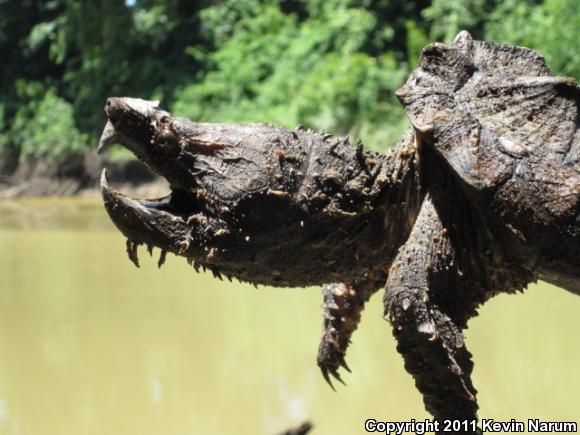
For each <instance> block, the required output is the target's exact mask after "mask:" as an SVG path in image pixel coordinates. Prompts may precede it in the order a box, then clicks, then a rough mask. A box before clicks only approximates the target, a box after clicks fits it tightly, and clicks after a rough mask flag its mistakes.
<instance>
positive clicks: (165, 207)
mask: <svg viewBox="0 0 580 435" xmlns="http://www.w3.org/2000/svg"><path fill="white" fill-rule="evenodd" d="M158 112H161V111H159V110H158V109H157V104H156V102H149V101H145V100H137V99H129V98H111V99H109V100H108V101H107V106H106V107H105V113H106V114H107V116H108V118H109V120H108V121H107V124H106V126H105V128H104V130H103V134H102V136H101V138H100V140H99V146H98V151H99V152H103V151H104V150H106V149H107V148H108V147H109V146H110V145H112V144H114V143H118V144H121V145H123V146H125V147H126V148H128V149H129V150H131V151H132V152H133V153H134V154H135V155H136V156H137V157H138V158H140V159H141V160H143V161H145V163H147V164H148V165H149V166H150V167H151V168H152V169H154V170H155V171H156V172H158V173H159V174H160V175H162V176H164V177H165V174H164V173H163V171H160V170H159V167H156V166H157V165H156V164H155V163H157V162H156V160H155V159H156V158H158V159H160V160H163V159H166V156H164V155H163V152H166V148H165V149H162V150H161V153H155V154H154V153H153V152H152V149H153V148H154V147H153V145H152V144H153V141H154V139H155V136H154V135H155V133H156V132H155V128H154V126H155V125H156V123H157V122H158V118H160V117H163V116H165V112H162V113H161V114H160V115H159V113H158ZM165 178H167V177H165ZM168 181H169V180H168ZM101 194H102V196H103V200H104V205H105V209H106V210H107V212H108V214H109V216H110V217H111V220H112V221H113V223H114V224H115V225H116V226H117V228H119V230H120V231H121V233H123V234H124V235H125V236H126V237H127V252H128V254H129V258H130V259H131V260H132V261H133V263H135V264H136V265H137V266H138V259H137V252H136V248H137V246H139V245H141V244H145V245H147V246H148V247H149V250H150V251H151V249H152V247H154V246H155V247H158V248H160V249H161V250H162V257H161V259H160V263H162V262H163V260H164V258H165V253H166V252H167V251H170V252H174V253H176V254H181V255H184V254H186V253H187V255H190V254H195V252H191V251H195V248H194V247H193V246H191V247H190V244H189V241H190V239H191V238H192V236H195V234H193V233H194V231H193V230H194V229H195V225H192V221H195V220H196V219H195V218H196V217H197V218H198V219H197V220H198V221H199V220H201V219H199V218H200V216H202V213H201V207H200V200H199V199H198V198H197V197H196V195H195V194H194V190H190V191H188V190H185V189H180V188H176V187H175V186H171V193H170V194H169V195H167V196H165V197H162V198H157V199H134V198H130V197H129V196H126V195H123V194H121V193H119V192H116V191H115V190H113V189H112V188H111V187H110V185H109V183H108V181H107V173H106V170H103V173H102V175H101Z"/></svg>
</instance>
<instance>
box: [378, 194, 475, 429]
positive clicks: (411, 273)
mask: <svg viewBox="0 0 580 435" xmlns="http://www.w3.org/2000/svg"><path fill="white" fill-rule="evenodd" d="M460 281H462V275H461V265H460V264H459V262H458V258H457V255H456V253H455V250H454V246H453V243H452V241H451V239H450V235H449V234H448V230H447V229H446V228H445V226H444V224H443V222H442V221H441V219H440V217H439V215H438V212H437V210H436V208H435V206H434V204H433V200H432V198H431V196H430V195H428V196H427V197H426V198H425V201H424V202H423V205H422V208H421V211H420V213H419V216H418V218H417V221H416V223H415V226H414V227H413V230H412V232H411V235H410V237H409V239H408V241H407V242H406V243H405V245H404V246H403V247H402V249H401V250H400V252H399V254H398V255H397V257H396V259H395V261H394V262H393V264H392V266H391V269H390V271H389V278H388V280H387V291H386V294H385V316H386V318H387V319H388V320H389V321H390V323H391V324H392V326H393V334H394V336H395V338H396V340H397V350H398V351H399V352H400V353H401V355H402V356H403V358H404V360H405V369H406V370H407V371H408V372H409V373H411V374H412V375H413V377H414V378H415V384H416V386H417V388H418V389H419V391H420V392H421V393H422V394H423V400H424V403H425V407H426V409H427V411H429V412H430V413H431V414H432V415H433V416H434V417H435V419H436V420H439V421H440V425H441V426H440V429H441V433H443V421H444V420H446V419H449V420H462V421H466V423H464V424H465V425H466V426H464V427H462V429H463V430H462V432H461V433H477V432H476V431H475V430H476V420H477V408H478V406H477V401H476V393H477V391H476V390H475V388H474V386H473V383H472V381H471V372H472V369H473V363H472V361H471V354H470V353H469V351H468V350H467V348H466V347H465V343H464V337H463V333H462V329H463V328H464V327H465V323H466V321H467V318H468V317H469V315H468V314H467V313H469V312H471V313H474V311H473V308H470V309H467V307H466V306H465V305H464V303H465V298H466V296H467V294H466V293H463V294H462V293H461V292H462V290H463V289H464V288H465V283H463V282H460ZM457 313H464V314H457ZM464 428H467V429H468V430H465V429H464Z"/></svg>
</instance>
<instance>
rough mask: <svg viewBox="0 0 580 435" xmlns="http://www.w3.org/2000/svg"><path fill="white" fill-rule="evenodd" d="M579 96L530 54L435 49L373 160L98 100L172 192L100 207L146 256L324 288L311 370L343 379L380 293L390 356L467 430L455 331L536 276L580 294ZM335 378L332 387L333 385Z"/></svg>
mask: <svg viewBox="0 0 580 435" xmlns="http://www.w3.org/2000/svg"><path fill="white" fill-rule="evenodd" d="M579 95H580V93H579V91H578V87H577V85H576V82H575V81H574V80H573V79H570V78H562V77H554V76H553V75H552V74H551V73H550V71H549V69H548V68H547V67H546V65H545V63H544V61H543V58H542V57H541V56H540V55H538V54H537V53H535V52H533V51H531V50H528V49H525V48H521V47H513V46H501V45H496V44H492V43H487V42H481V41H473V40H472V39H471V37H470V36H469V34H467V33H466V32H462V33H460V34H459V35H458V37H457V38H456V40H455V41H454V43H453V44H452V45H450V46H445V45H442V44H431V45H429V46H428V47H426V48H425V49H424V51H423V54H422V57H421V62H420V66H419V68H418V69H417V70H416V71H415V72H413V74H411V76H410V78H409V80H408V81H407V83H406V84H405V85H404V86H403V87H402V88H401V90H400V91H399V92H398V96H399V98H400V99H401V102H402V103H403V104H404V105H405V108H406V110H407V113H408V115H409V118H410V120H411V123H412V124H413V127H414V130H413V131H410V132H409V133H407V134H406V135H405V136H404V137H403V138H402V140H401V141H400V142H399V144H397V146H396V147H395V148H394V149H393V150H392V151H391V152H390V153H389V154H388V155H385V156H381V155H377V154H373V153H369V152H366V151H364V150H363V149H362V146H360V145H359V146H357V147H351V146H349V144H348V140H346V139H343V138H337V137H334V136H330V135H325V134H317V133H313V132H311V131H305V130H304V129H302V128H298V129H296V130H294V131H286V130H282V129H280V128H277V127H273V126H268V125H216V124H200V123H193V122H191V121H188V120H185V119H180V118H174V117H172V116H171V115H170V114H169V113H167V112H164V111H163V110H160V109H159V108H158V107H157V105H156V104H155V103H152V102H145V101H142V100H134V99H129V98H112V99H109V101H108V103H107V107H106V108H105V111H106V113H107V115H108V117H109V120H110V123H109V124H108V125H107V127H106V129H105V132H104V133H103V137H102V139H101V142H100V147H105V146H106V145H107V144H108V143H111V142H115V141H116V142H120V143H122V144H123V145H125V146H126V147H127V148H129V149H131V150H132V151H133V152H134V153H135V154H136V155H137V157H139V158H140V159H141V160H143V161H144V162H145V163H147V164H148V165H149V166H150V167H151V168H152V169H153V170H155V171H157V172H158V173H160V174H161V175H163V176H164V177H165V178H166V179H167V180H168V181H169V183H170V186H171V189H172V193H171V195H169V196H168V197H167V198H162V199H158V200H149V201H137V200H132V199H130V198H128V197H125V196H123V195H121V194H119V193H117V192H114V191H113V190H112V189H111V188H110V187H109V186H108V185H107V183H106V179H105V178H104V176H103V183H102V192H103V198H104V202H105V207H106V209H107V211H108V213H109V215H110V216H111V218H112V220H113V222H114V223H115V224H116V225H117V227H118V228H119V229H120V230H121V232H123V234H125V236H127V238H128V244H127V251H128V254H129V257H130V258H131V260H132V261H133V262H134V263H136V264H138V259H137V247H138V246H139V245H140V244H147V245H150V246H156V247H159V248H161V250H162V258H161V259H160V263H162V261H164V258H165V253H166V252H172V253H174V254H176V255H181V256H184V257H187V258H188V260H189V261H190V262H191V263H193V265H194V267H196V268H197V267H199V266H200V265H201V266H202V267H207V268H210V269H211V270H212V271H213V272H214V274H215V275H216V276H218V277H219V276H220V274H222V273H223V274H225V275H226V276H228V277H229V276H233V277H236V278H238V279H241V280H245V281H249V282H253V283H257V284H268V285H278V286H306V285H313V284H324V283H328V282H334V283H333V284H326V285H325V286H324V288H323V296H324V303H323V307H324V332H323V337H322V340H321V344H320V348H319V353H318V364H319V366H320V367H321V369H322V372H323V374H324V376H325V378H326V379H327V380H328V381H329V379H330V378H329V375H332V376H334V377H335V378H336V379H338V380H339V381H341V378H340V375H339V373H338V370H339V367H341V366H342V367H344V368H346V369H347V370H348V367H347V366H346V363H345V361H344V357H345V352H346V349H347V347H348V344H349V343H350V339H351V335H352V333H353V332H354V331H355V330H356V328H357V325H358V322H359V321H360V316H361V312H362V310H363V308H364V305H365V303H366V302H367V300H368V299H369V297H370V296H371V295H372V293H374V292H375V291H376V290H377V289H378V288H379V287H381V286H383V285H385V282H386V293H385V300H384V301H385V317H386V318H387V320H389V322H390V323H391V324H392V326H393V333H394V335H395V337H396V339H397V343H398V346H397V349H398V351H399V352H400V353H401V354H402V356H403V358H404V361H405V367H406V369H407V370H408V371H409V372H410V373H411V374H412V375H413V376H414V378H415V381H416V385H417V388H418V389H419V391H420V392H421V393H422V394H423V398H424V402H425V406H426V408H427V410H428V411H429V412H430V413H431V414H432V415H433V416H434V417H435V418H436V419H440V420H443V419H449V418H456V419H465V420H476V419H477V401H476V390H475V388H474V386H473V384H472V382H471V371H472V369H473V363H472V362H471V354H470V353H469V351H468V350H467V348H466V346H465V342H464V337H463V332H462V330H463V329H464V328H465V327H466V326H467V322H468V320H469V319H470V318H471V317H472V316H474V315H476V309H477V307H478V306H479V305H480V304H482V303H484V302H485V301H486V300H488V299H489V298H490V297H492V296H494V295H495V294H498V293H500V292H516V291H519V290H522V289H523V288H525V286H526V285H527V284H528V283H529V282H531V281H534V280H536V279H538V278H542V279H545V280H546V281H549V282H552V283H554V284H557V285H560V286H562V287H564V288H566V289H568V290H570V291H572V292H574V293H577V294H580V249H579V248H580V167H579V165H580V163H579V162H580V133H579V129H578V126H579V124H580V121H579V114H578V108H579V107H580V96H579ZM329 382H330V381H329Z"/></svg>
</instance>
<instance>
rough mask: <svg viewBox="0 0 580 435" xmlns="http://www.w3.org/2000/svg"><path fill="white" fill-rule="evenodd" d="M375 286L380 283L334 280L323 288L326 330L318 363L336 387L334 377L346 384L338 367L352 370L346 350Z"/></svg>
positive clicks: (319, 350) (328, 380)
mask: <svg viewBox="0 0 580 435" xmlns="http://www.w3.org/2000/svg"><path fill="white" fill-rule="evenodd" d="M376 288H378V285H377V284H375V283H374V282H365V283H355V284H344V283H332V284H326V285H325V286H324V287H323V288H322V295H323V297H324V302H323V304H322V308H323V310H324V332H323V333H322V339H321V341H320V346H319V347H318V356H317V363H318V367H320V370H321V371H322V376H324V380H325V381H326V382H327V383H328V385H330V387H331V388H332V389H333V390H335V388H334V385H332V378H334V379H335V380H337V381H338V382H340V383H341V384H343V385H346V384H345V383H344V381H343V380H342V377H341V376H340V373H339V369H340V368H341V367H342V368H343V369H345V370H346V371H347V372H349V373H350V368H349V367H348V365H347V364H346V361H345V354H346V349H347V347H348V345H349V344H350V337H351V336H352V333H353V332H354V331H355V330H356V328H357V327H358V324H359V322H360V314H361V312H362V310H363V308H364V305H365V303H366V301H368V299H369V297H370V295H371V294H372V293H373V292H374V291H375V290H376ZM335 391H336V390H335Z"/></svg>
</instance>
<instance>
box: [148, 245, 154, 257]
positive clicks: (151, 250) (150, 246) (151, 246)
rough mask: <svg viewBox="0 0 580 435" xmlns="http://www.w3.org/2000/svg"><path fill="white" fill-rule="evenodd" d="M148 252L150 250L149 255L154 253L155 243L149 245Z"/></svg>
mask: <svg viewBox="0 0 580 435" xmlns="http://www.w3.org/2000/svg"><path fill="white" fill-rule="evenodd" d="M147 252H149V256H150V257H151V256H152V255H153V245H147Z"/></svg>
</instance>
